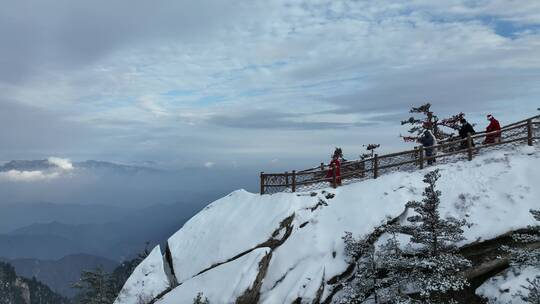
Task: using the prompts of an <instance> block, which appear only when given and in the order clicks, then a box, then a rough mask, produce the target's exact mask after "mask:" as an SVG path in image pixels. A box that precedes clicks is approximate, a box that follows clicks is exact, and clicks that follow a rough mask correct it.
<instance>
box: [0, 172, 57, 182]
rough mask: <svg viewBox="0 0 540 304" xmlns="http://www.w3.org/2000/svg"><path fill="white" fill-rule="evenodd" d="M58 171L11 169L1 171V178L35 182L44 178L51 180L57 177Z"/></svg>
mask: <svg viewBox="0 0 540 304" xmlns="http://www.w3.org/2000/svg"><path fill="white" fill-rule="evenodd" d="M58 176H59V173H58V172H49V173H44V172H43V171H19V170H10V171H7V172H0V180H3V181H10V182H35V181H42V180H50V179H54V178H57V177H58Z"/></svg>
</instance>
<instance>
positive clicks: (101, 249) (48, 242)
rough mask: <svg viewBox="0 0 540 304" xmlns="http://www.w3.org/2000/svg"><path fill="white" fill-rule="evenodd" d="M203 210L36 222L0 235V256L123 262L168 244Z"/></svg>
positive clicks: (156, 209)
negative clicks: (91, 220)
mask: <svg viewBox="0 0 540 304" xmlns="http://www.w3.org/2000/svg"><path fill="white" fill-rule="evenodd" d="M38 206H39V205H38ZM71 208H75V210H70V211H69V212H67V214H69V213H75V214H77V210H76V208H80V209H79V213H78V216H83V215H84V214H85V212H87V211H88V207H87V206H83V205H73V206H71ZM200 208H201V207H200V206H195V205H190V204H183V203H176V204H158V205H153V206H150V207H147V208H142V209H134V210H130V211H129V212H126V214H125V215H124V216H119V217H117V218H116V219H112V220H111V221H108V222H103V221H101V222H94V223H85V224H75V223H74V222H70V223H63V222H60V221H55V220H52V221H50V222H37V223H36V222H35V223H34V224H29V225H27V226H24V227H20V228H18V229H15V230H13V231H10V232H8V233H4V234H0V256H2V257H6V258H10V259H13V258H36V259H47V260H50V259H53V260H54V259H60V258H62V257H64V256H67V255H71V254H77V253H87V254H92V255H98V256H104V257H107V258H109V259H112V260H115V261H120V260H124V259H127V258H130V257H132V256H133V255H135V254H136V253H139V252H141V251H142V250H143V249H144V247H145V244H146V242H149V244H150V245H155V244H159V243H162V242H164V241H165V240H166V238H167V237H168V236H169V235H170V234H171V233H172V232H174V231H176V230H178V229H179V228H180V227H182V226H183V224H184V223H185V222H186V221H187V220H188V219H189V218H190V217H191V216H192V215H193V214H195V213H196V212H197V211H198V210H199V209H200ZM0 214H2V207H0ZM93 215H94V216H96V215H97V214H96V213H94V214H93ZM54 217H56V218H57V216H56V215H53V214H51V218H54ZM1 218H2V216H0V219H1Z"/></svg>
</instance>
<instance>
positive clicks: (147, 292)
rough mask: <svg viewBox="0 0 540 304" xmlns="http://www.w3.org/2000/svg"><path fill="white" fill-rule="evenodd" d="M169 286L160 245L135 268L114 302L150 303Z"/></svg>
mask: <svg viewBox="0 0 540 304" xmlns="http://www.w3.org/2000/svg"><path fill="white" fill-rule="evenodd" d="M167 288H169V279H168V278H167V274H166V273H165V269H164V266H163V257H162V255H161V250H160V248H159V245H158V246H156V247H155V248H154V249H153V250H152V252H150V254H149V255H148V257H146V259H144V261H142V262H141V264H139V265H138V266H137V268H135V270H134V271H133V274H132V275H131V276H130V277H129V279H128V280H127V281H126V283H125V284H124V287H122V290H121V292H120V294H119V295H118V297H117V298H116V300H115V301H114V304H140V303H148V302H150V301H151V300H152V299H154V298H155V297H157V296H158V295H159V294H161V293H163V292H164V291H165V290H167Z"/></svg>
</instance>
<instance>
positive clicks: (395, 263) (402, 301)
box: [376, 225, 416, 304]
mask: <svg viewBox="0 0 540 304" xmlns="http://www.w3.org/2000/svg"><path fill="white" fill-rule="evenodd" d="M399 230H400V227H399V225H392V226H389V227H388V228H387V233H388V235H389V238H388V239H387V240H386V242H385V243H383V244H382V245H380V246H379V248H378V249H377V254H376V256H377V261H378V263H379V264H378V265H379V268H380V269H381V271H382V272H383V273H384V274H385V275H384V277H383V278H382V279H381V284H380V285H381V286H382V288H380V289H379V290H378V293H379V299H381V303H396V304H397V303H399V304H412V303H416V301H415V300H414V299H412V298H410V297H409V296H408V295H406V294H405V293H404V291H403V289H404V287H406V285H407V284H408V282H409V273H410V269H409V265H410V262H409V258H410V257H409V256H408V255H407V254H405V252H403V250H402V249H401V245H400V243H399V241H398V240H397V238H396V233H397V232H399Z"/></svg>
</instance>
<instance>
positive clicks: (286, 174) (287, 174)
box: [285, 171, 289, 189]
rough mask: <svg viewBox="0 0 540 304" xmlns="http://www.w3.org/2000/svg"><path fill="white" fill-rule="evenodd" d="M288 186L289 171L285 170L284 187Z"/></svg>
mask: <svg viewBox="0 0 540 304" xmlns="http://www.w3.org/2000/svg"><path fill="white" fill-rule="evenodd" d="M287 188H289V171H285V189H287Z"/></svg>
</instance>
